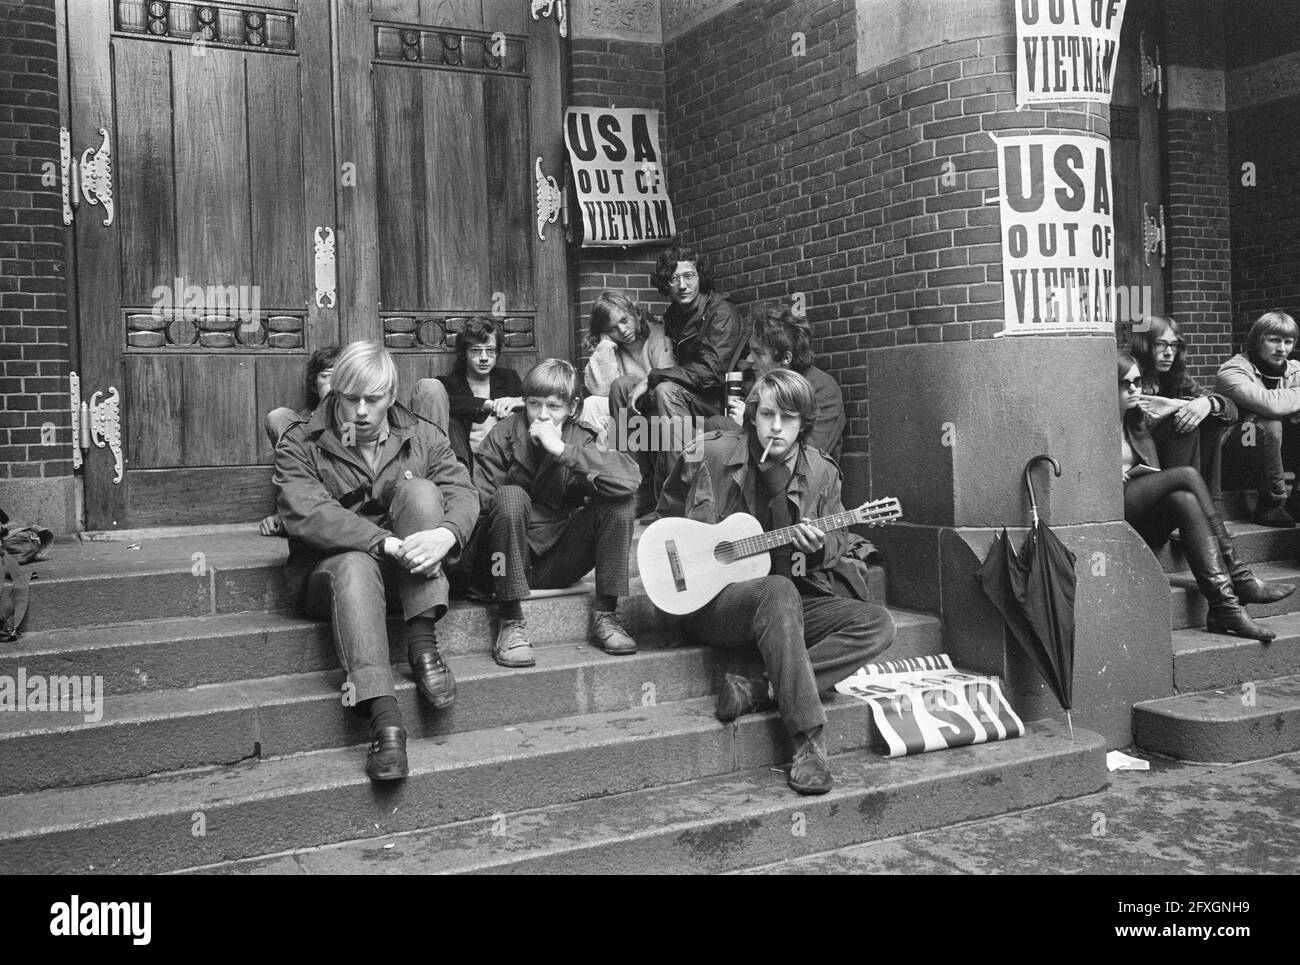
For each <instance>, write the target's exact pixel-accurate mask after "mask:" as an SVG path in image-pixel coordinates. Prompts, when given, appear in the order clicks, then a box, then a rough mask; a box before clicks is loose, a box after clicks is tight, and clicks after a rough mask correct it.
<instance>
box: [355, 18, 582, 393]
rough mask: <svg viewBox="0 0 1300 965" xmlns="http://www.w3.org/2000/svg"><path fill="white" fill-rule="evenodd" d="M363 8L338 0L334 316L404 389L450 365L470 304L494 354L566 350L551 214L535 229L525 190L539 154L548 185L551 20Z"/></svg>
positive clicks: (561, 273) (530, 356)
mask: <svg viewBox="0 0 1300 965" xmlns="http://www.w3.org/2000/svg"><path fill="white" fill-rule="evenodd" d="M371 6H372V9H371V10H370V11H367V10H366V9H365V5H364V4H359V3H357V4H352V3H349V4H340V6H339V8H338V9H339V17H340V20H339V41H340V42H339V49H340V50H341V51H343V54H342V61H341V64H340V84H339V105H340V106H339V131H340V137H339V144H340V161H341V163H343V164H344V165H347V164H348V163H351V164H352V165H354V167H353V170H355V174H356V190H351V189H348V188H344V189H343V191H342V194H341V195H340V223H341V225H342V228H343V231H342V236H341V237H342V247H341V249H340V258H341V261H340V267H341V270H342V271H343V273H344V275H345V276H346V277H347V278H349V279H351V280H352V281H353V283H354V284H353V285H352V286H350V287H347V288H345V290H344V291H343V293H342V299H343V301H342V311H343V315H344V318H345V319H347V320H350V321H351V322H352V325H353V327H354V329H355V330H356V331H358V332H361V333H363V336H364V337H369V338H382V339H383V341H384V343H385V344H386V345H387V346H388V347H389V348H390V349H391V350H392V351H393V353H394V355H395V357H396V358H397V361H398V368H399V370H400V373H401V379H402V384H403V385H404V386H405V387H407V389H408V390H409V387H410V386H411V385H412V384H413V382H414V380H415V379H417V378H424V377H427V376H430V375H438V374H442V373H444V372H447V371H450V369H451V364H452V348H453V345H454V338H455V333H456V331H458V330H459V328H460V326H461V324H462V323H463V320H464V319H465V318H467V317H469V316H471V315H484V316H488V317H495V318H497V319H498V320H499V321H501V323H502V324H503V325H504V327H505V329H506V333H507V334H506V352H505V355H504V356H503V357H502V359H501V363H500V364H504V365H509V366H511V367H513V368H515V369H517V370H518V371H520V372H521V373H522V372H523V371H524V370H526V369H527V368H528V367H529V366H531V365H532V364H533V363H534V362H536V361H537V360H538V359H539V358H545V357H548V356H559V357H561V358H570V357H571V355H572V337H571V306H570V298H569V290H570V285H569V278H568V267H567V256H566V246H565V240H564V232H563V226H562V225H560V224H558V223H556V224H549V223H548V224H546V225H544V226H543V227H541V228H539V225H538V216H537V203H536V194H537V186H536V180H537V168H538V165H539V163H540V167H541V170H542V173H543V174H544V175H546V176H552V177H555V179H556V180H557V182H558V181H560V180H561V171H562V164H563V157H564V155H563V142H562V135H561V118H562V115H563V94H562V91H561V47H560V43H561V41H560V36H559V30H558V25H557V23H556V21H555V20H554V19H551V18H546V19H541V20H533V19H532V17H531V16H530V15H529V4H527V3H526V2H523V0H373V3H372V4H371ZM538 159H540V162H539V160H538ZM543 235H544V238H543V237H542V236H543Z"/></svg>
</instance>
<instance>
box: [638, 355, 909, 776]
mask: <svg viewBox="0 0 1300 965" xmlns="http://www.w3.org/2000/svg"><path fill="white" fill-rule="evenodd" d="M750 406H751V409H752V411H750V412H747V413H746V415H747V416H748V418H747V419H746V425H745V427H744V428H743V429H736V430H730V431H718V432H708V433H705V434H704V435H702V436H700V437H699V438H698V439H696V440H695V442H694V443H693V444H692V446H690V447H689V448H688V449H687V451H686V453H685V454H684V455H683V456H682V458H681V459H679V460H678V461H677V464H676V465H675V466H674V468H673V470H672V473H671V474H670V475H669V478H668V482H667V484H666V485H665V487H664V491H663V493H662V495H661V496H660V499H659V506H658V513H659V515H660V516H661V517H670V516H685V517H688V518H690V519H693V520H696V521H698V522H702V523H710V524H712V523H717V522H719V521H721V520H722V519H724V518H726V517H727V516H729V515H731V514H732V513H735V512H744V513H749V514H750V515H752V516H754V517H755V518H757V519H758V520H759V522H761V523H762V525H763V529H764V530H765V531H771V530H774V529H779V528H783V527H787V526H794V527H796V532H795V535H794V542H793V544H792V545H790V546H786V547H783V548H778V549H775V550H772V571H771V575H769V576H764V577H761V578H758V579H749V580H745V581H743V582H739V583H733V584H731V585H729V586H726V587H725V588H723V590H722V591H721V592H720V593H719V594H718V595H717V596H716V597H714V598H713V599H712V600H711V601H709V602H708V603H706V604H704V605H703V606H702V607H701V608H700V609H698V610H696V611H695V612H694V613H692V614H691V615H690V616H688V617H686V618H685V620H684V621H683V626H684V629H685V631H686V633H687V635H688V636H689V637H692V638H694V639H695V640H696V641H698V642H699V643H702V644H705V645H708V646H716V647H744V646H751V645H757V647H758V651H759V653H760V654H761V656H762V658H763V665H764V667H765V668H766V674H765V675H764V676H762V677H757V678H754V679H749V678H746V677H743V676H740V675H738V674H728V675H727V677H726V680H725V682H724V684H723V688H722V691H721V692H720V693H719V694H718V703H717V709H716V713H717V717H718V719H719V720H721V721H724V722H727V721H732V720H735V719H736V718H737V717H739V716H741V715H742V714H748V713H752V712H754V711H758V710H767V709H771V707H772V706H773V704H774V703H775V706H776V707H777V708H778V709H779V710H780V712H781V718H782V720H783V721H784V722H785V727H786V731H787V732H788V733H789V734H790V736H791V737H792V738H793V740H794V745H795V756H794V764H793V766H792V767H791V769H790V775H789V783H790V786H791V787H792V788H794V790H796V791H798V792H799V793H801V794H824V793H825V792H826V791H829V790H830V788H831V783H832V778H831V770H830V764H829V762H828V760H827V756H826V744H825V739H824V737H823V734H822V730H823V727H824V726H825V724H826V712H825V710H824V709H823V708H822V702H821V694H822V693H823V692H825V691H827V690H830V689H831V688H832V687H833V686H834V685H835V684H836V683H838V682H839V681H840V680H843V679H844V678H845V677H847V676H849V675H851V674H852V673H854V672H855V671H856V670H857V669H858V668H859V667H861V666H862V665H863V664H865V663H867V662H868V661H870V660H871V659H872V658H873V657H875V656H877V655H878V654H880V653H882V652H883V651H885V650H886V649H888V648H889V646H890V644H891V643H893V641H894V621H893V618H892V617H891V616H890V614H889V611H888V610H886V609H885V608H884V607H881V606H877V605H876V604H873V603H867V602H865V601H864V600H862V599H861V598H860V596H861V595H862V594H864V593H865V582H864V581H863V579H862V574H861V572H859V571H858V570H859V567H860V566H861V564H860V563H859V562H858V561H857V560H855V559H853V558H851V557H845V555H844V552H845V549H846V547H847V546H848V544H849V541H850V539H851V538H852V537H851V536H850V534H849V533H848V532H847V531H845V530H837V531H832V532H824V531H822V530H821V529H818V528H816V527H815V526H812V525H809V521H810V520H812V519H817V518H821V517H825V516H831V515H834V514H838V513H843V512H844V507H843V505H842V504H841V502H840V473H839V468H838V467H837V466H836V465H835V463H834V462H833V461H831V460H830V459H828V458H826V457H825V456H823V455H822V454H821V452H820V451H818V450H817V449H815V448H812V447H811V446H807V445H805V442H806V440H807V438H808V435H809V433H811V431H812V428H813V423H814V419H815V416H816V411H817V407H816V401H815V399H814V394H813V389H812V386H811V385H809V384H808V381H807V380H806V379H805V378H804V377H803V376H801V375H799V374H797V373H795V372H791V371H789V370H787V369H774V370H772V371H770V372H768V373H766V374H765V375H763V376H762V377H761V378H760V379H759V380H758V382H757V384H756V385H755V399H754V400H752V401H751V403H750ZM848 587H855V588H856V589H857V593H856V594H852V595H856V596H858V597H859V598H856V599H854V598H847V597H849V596H850V595H851V593H852V591H850V590H849V589H848ZM837 594H843V595H837Z"/></svg>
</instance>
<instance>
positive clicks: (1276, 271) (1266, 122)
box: [1227, 94, 1300, 344]
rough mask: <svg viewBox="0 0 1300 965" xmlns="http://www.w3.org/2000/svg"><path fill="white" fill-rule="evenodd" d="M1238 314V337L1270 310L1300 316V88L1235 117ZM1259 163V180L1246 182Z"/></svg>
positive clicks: (1232, 177)
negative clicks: (1249, 167)
mask: <svg viewBox="0 0 1300 965" xmlns="http://www.w3.org/2000/svg"><path fill="white" fill-rule="evenodd" d="M1228 126H1229V143H1230V144H1231V148H1232V149H1231V160H1230V163H1229V164H1228V165H1227V167H1228V174H1229V179H1228V184H1229V187H1230V190H1231V198H1232V251H1233V266H1232V268H1233V270H1232V287H1233V296H1234V313H1233V321H1234V323H1235V328H1236V334H1237V342H1238V344H1240V341H1241V337H1242V336H1243V335H1244V334H1245V332H1246V329H1248V328H1249V327H1250V323H1251V322H1252V321H1254V319H1255V318H1256V317H1257V316H1258V315H1259V314H1260V313H1261V312H1264V311H1267V310H1268V309H1271V308H1282V309H1284V310H1285V311H1287V312H1289V313H1290V314H1291V315H1292V316H1293V317H1298V318H1300V161H1298V160H1297V159H1298V158H1300V94H1297V95H1296V96H1292V97H1289V98H1287V99H1285V100H1280V101H1272V102H1270V103H1267V104H1262V105H1260V106H1258V107H1252V108H1250V109H1246V110H1240V111H1237V112H1235V113H1234V114H1233V115H1232V116H1231V118H1230V120H1229V125H1228ZM1246 162H1250V163H1252V164H1254V165H1255V178H1256V184H1255V186H1254V187H1247V186H1245V185H1243V184H1242V183H1241V182H1242V169H1241V168H1242V165H1243V164H1244V163H1246Z"/></svg>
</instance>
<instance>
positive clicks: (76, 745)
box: [0, 610, 942, 794]
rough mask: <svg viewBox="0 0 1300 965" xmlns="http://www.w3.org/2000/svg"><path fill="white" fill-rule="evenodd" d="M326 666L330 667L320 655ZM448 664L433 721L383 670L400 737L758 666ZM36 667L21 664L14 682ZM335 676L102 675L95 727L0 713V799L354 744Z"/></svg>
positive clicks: (923, 626) (650, 660) (570, 708)
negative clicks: (164, 685) (163, 683)
mask: <svg viewBox="0 0 1300 965" xmlns="http://www.w3.org/2000/svg"><path fill="white" fill-rule="evenodd" d="M893 614H894V618H895V623H896V625H897V628H898V635H897V638H896V640H895V643H894V646H893V647H892V648H891V649H890V651H889V656H890V657H891V658H894V659H901V658H903V657H913V656H925V655H929V654H935V653H939V652H941V648H942V632H941V626H940V623H939V621H938V620H937V619H935V618H934V617H931V616H927V615H924V614H920V613H912V612H908V611H903V610H895V611H893ZM91 659H92V660H93V653H92V655H91ZM327 659H328V660H330V661H331V663H330V667H331V668H332V667H333V666H334V664H333V662H332V661H333V655H332V653H330V654H328V656H327ZM398 659H401V658H398ZM448 665H449V666H450V667H451V669H452V672H453V673H454V674H455V675H456V679H457V697H456V704H455V705H454V706H453V707H452V708H451V709H449V710H448V711H446V712H444V713H438V712H434V711H432V710H429V709H427V708H426V707H425V706H424V705H423V703H422V702H421V701H420V699H419V697H418V695H417V694H416V692H415V685H414V684H413V683H412V682H411V681H410V679H409V677H408V673H409V671H408V670H407V668H406V667H405V665H404V663H403V665H402V666H401V667H400V669H398V670H397V671H396V674H395V676H396V678H397V698H398V702H399V704H401V706H402V711H403V715H404V717H405V720H406V727H407V730H408V733H409V734H410V735H411V736H412V737H428V738H433V737H439V736H442V735H445V734H452V733H463V732H467V731H472V730H482V729H487V728H492V727H506V726H509V725H511V724H515V723H519V722H522V721H534V720H547V719H559V718H563V717H568V716H575V715H582V714H589V713H593V712H597V711H614V710H626V709H633V708H636V707H640V706H642V704H643V703H645V702H653V703H667V702H672V701H679V700H686V699H691V698H696V697H701V696H704V695H707V694H712V693H715V692H716V690H717V686H718V685H719V684H720V682H721V679H722V675H723V674H724V673H725V672H727V671H735V672H749V673H753V674H757V673H759V672H761V670H762V665H761V663H760V662H759V659H758V655H757V652H756V651H753V650H746V651H741V652H735V651H721V650H715V649H712V648H698V647H675V648H667V649H666V648H662V647H660V648H656V647H653V646H643V647H642V649H641V652H639V653H637V654H635V655H632V656H626V657H611V656H608V655H607V654H604V653H602V652H600V651H599V650H596V649H595V648H594V647H591V646H589V645H587V644H585V643H570V644H567V645H554V646H548V647H543V648H539V649H538V656H537V666H536V667H532V668H528V669H525V670H508V669H506V668H503V667H498V666H497V665H496V663H494V662H493V661H492V659H491V657H490V656H488V655H487V654H485V653H481V654H474V655H464V656H452V657H448ZM35 672H36V671H34V670H31V669H30V668H27V669H26V670H25V673H24V676H25V677H28V679H31V677H30V675H31V674H34V673H35ZM69 672H70V671H69V670H67V669H64V670H62V673H63V674H65V675H66V674H68V673H69ZM162 676H165V673H158V674H156V675H155V679H157V678H159V677H162ZM343 680H344V675H343V673H342V672H341V671H338V670H334V669H330V670H328V671H325V672H302V671H299V672H297V673H295V674H293V675H287V676H264V677H261V678H259V679H239V680H234V681H230V682H222V683H216V684H208V685H202V686H197V687H192V688H186V689H181V688H175V689H166V690H151V691H143V692H135V693H126V694H118V693H116V692H114V691H113V690H112V689H111V687H108V686H107V681H106V684H105V690H104V693H105V695H106V696H105V698H104V700H103V704H102V707H101V709H100V713H101V715H102V716H101V718H100V719H98V720H87V719H86V715H85V714H84V713H83V712H48V711H47V712H26V713H6V714H0V794H12V793H17V792H21V791H32V790H39V789H43V788H49V787H59V786H72V785H87V784H93V783H96V782H99V781H111V780H121V779H126V778H133V777H142V776H145V775H149V774H156V773H160V772H163V771H171V770H181V769H184V768H191V767H198V766H203V765H215V764H233V763H238V762H240V761H244V760H256V759H259V758H268V757H282V756H286V755H289V754H295V753H302V752H307V751H316V750H323V749H327V748H335V747H345V746H348V745H356V744H362V743H364V742H366V741H367V740H368V729H367V728H366V726H365V725H364V724H363V723H362V722H361V721H360V720H359V719H358V717H357V715H355V714H352V713H345V712H344V711H343V710H342V708H341V706H340V705H341V698H340V687H341V685H342V683H343ZM16 683H18V684H21V680H19V679H18V678H16ZM17 689H18V690H20V691H23V692H26V690H25V689H24V688H23V687H22V686H21V685H20V686H18V688H17Z"/></svg>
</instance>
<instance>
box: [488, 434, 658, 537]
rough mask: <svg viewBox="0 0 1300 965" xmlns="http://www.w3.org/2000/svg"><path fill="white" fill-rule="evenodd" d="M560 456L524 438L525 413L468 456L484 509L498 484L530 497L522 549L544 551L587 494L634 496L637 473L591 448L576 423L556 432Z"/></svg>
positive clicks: (626, 461) (610, 453) (610, 452)
mask: <svg viewBox="0 0 1300 965" xmlns="http://www.w3.org/2000/svg"><path fill="white" fill-rule="evenodd" d="M560 434H561V437H562V438H563V439H564V452H562V453H561V454H560V455H558V456H553V455H551V454H550V453H549V452H547V451H546V450H545V449H543V448H542V447H541V446H540V445H539V444H537V443H535V442H533V440H532V439H531V438H529V435H528V412H527V410H520V411H519V412H516V413H515V414H514V415H512V416H510V418H508V419H502V420H501V421H500V422H498V423H497V424H496V425H495V426H493V427H492V431H491V432H489V433H488V434H487V438H485V439H484V440H483V443H482V445H480V446H479V448H478V452H476V453H474V485H475V486H477V487H478V495H479V499H480V500H481V502H482V505H483V508H484V510H485V511H486V509H487V507H488V505H489V503H490V502H491V501H492V497H493V496H494V495H495V494H496V491H497V490H498V489H500V488H501V487H502V486H519V487H521V488H523V489H525V490H526V491H527V492H528V495H529V496H530V497H532V503H533V512H532V516H531V518H530V519H529V523H528V546H529V549H531V550H532V551H533V552H534V553H545V552H546V551H547V550H548V549H550V548H551V547H552V546H554V545H555V543H556V541H557V540H559V538H560V536H561V535H563V533H564V530H565V527H567V526H568V525H569V519H570V517H572V516H574V515H575V514H576V513H577V512H578V511H579V510H580V509H582V507H583V506H585V505H586V503H587V500H588V499H590V498H591V497H593V496H609V497H614V498H618V497H624V496H634V495H636V490H637V487H638V486H639V485H641V470H640V469H639V468H637V464H636V460H635V459H633V458H632V457H631V456H629V455H627V454H626V453H622V452H619V451H617V450H616V449H609V448H606V447H604V446H601V445H599V444H597V442H596V433H595V432H594V431H593V430H592V429H589V428H588V427H587V426H584V425H581V424H580V423H579V422H578V421H577V420H576V419H570V420H569V421H568V422H566V423H565V424H564V428H563V430H561V433H560Z"/></svg>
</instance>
